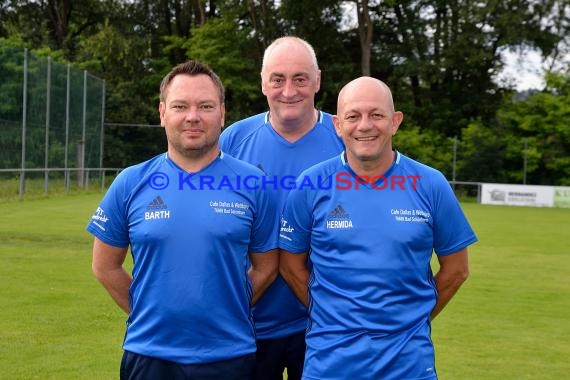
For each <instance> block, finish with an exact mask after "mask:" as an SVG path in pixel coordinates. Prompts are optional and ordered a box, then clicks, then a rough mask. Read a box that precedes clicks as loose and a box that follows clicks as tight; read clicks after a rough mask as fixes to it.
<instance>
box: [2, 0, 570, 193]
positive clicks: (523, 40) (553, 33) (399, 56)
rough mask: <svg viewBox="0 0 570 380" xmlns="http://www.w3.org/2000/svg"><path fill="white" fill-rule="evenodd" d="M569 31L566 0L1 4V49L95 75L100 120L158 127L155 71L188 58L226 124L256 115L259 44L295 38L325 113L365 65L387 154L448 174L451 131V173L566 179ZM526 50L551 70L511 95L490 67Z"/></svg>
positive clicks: (114, 148) (133, 152)
mask: <svg viewBox="0 0 570 380" xmlns="http://www.w3.org/2000/svg"><path fill="white" fill-rule="evenodd" d="M357 15H358V17H357ZM367 20H369V21H370V22H367ZM569 28H570V0H546V1H532V0H528V1H520V0H493V1H464V0H460V1H436V0H430V1H415V0H405V1H393V0H386V1H372V0H371V1H364V0H350V1H347V0H345V1H339V0H318V1H317V0H311V1H306V0H281V1H274V0H259V1H250V0H248V1H237V0H208V1H204V0H160V1H159V0H141V1H127V0H76V1H70V0H41V1H40V0H37V1H22V0H0V44H7V45H12V46H20V47H27V48H30V49H32V51H33V52H34V54H37V55H42V56H46V55H49V56H51V57H53V59H55V60H59V61H61V62H71V63H72V64H73V65H74V66H77V67H80V68H82V69H86V70H88V71H89V72H90V73H91V74H93V75H95V76H98V77H100V78H103V79H105V80H106V89H107V95H106V110H105V115H106V122H107V123H110V124H111V123H112V124H152V125H156V124H158V112H157V105H158V85H159V82H160V79H161V78H162V76H163V75H164V74H165V73H166V72H167V71H168V70H169V69H170V68H171V67H172V66H173V65H175V64H177V63H179V62H182V61H184V60H186V59H189V58H197V59H200V60H203V61H205V62H207V63H208V64H210V65H211V66H212V67H213V68H214V69H215V70H216V71H217V72H218V73H219V74H220V76H221V78H222V80H223V81H224V83H225V85H226V87H227V95H228V96H227V104H226V106H227V110H228V114H227V117H226V124H229V123H231V122H233V121H236V120H238V119H240V118H242V117H245V116H247V115H251V114H253V113H257V112H260V111H262V110H264V109H265V108H266V102H265V99H264V97H263V96H262V94H261V91H260V83H259V81H260V78H259V71H260V66H261V59H262V55H263V51H264V49H265V47H266V46H267V45H268V44H269V43H270V42H271V41H272V40H273V39H274V38H276V37H279V36H282V35H286V34H295V35H298V36H300V37H303V38H305V39H306V40H308V41H309V42H310V43H311V44H313V46H314V47H315V50H316V52H317V56H318V58H319V65H320V66H321V69H322V79H323V82H322V86H321V91H320V92H319V94H318V97H317V104H318V106H319V107H320V108H322V109H324V110H326V111H329V112H332V113H334V112H335V109H336V96H337V93H338V91H339V89H340V88H341V87H342V85H344V84H345V83H346V82H348V81H349V80H351V79H353V78H355V77H357V76H359V75H362V73H365V72H370V75H372V76H375V77H377V78H380V79H382V80H384V81H385V82H387V83H388V84H389V85H390V86H391V87H392V89H393V91H394V99H395V103H396V105H397V108H398V109H400V110H402V111H403V112H404V114H405V115H406V117H405V122H404V125H403V126H402V129H401V132H400V133H401V135H400V136H399V137H398V139H397V140H396V144H397V146H398V148H399V149H400V150H401V151H402V152H404V153H405V154H407V155H409V156H411V157H414V158H418V159H421V160H422V161H424V162H426V163H428V164H430V165H433V166H435V167H437V168H439V169H441V170H442V171H443V172H444V173H445V174H446V175H447V176H448V178H450V177H451V170H452V162H453V152H454V144H453V139H454V138H457V139H458V140H457V141H458V142H459V143H458V144H455V147H456V148H457V154H456V157H455V159H456V162H457V165H456V169H457V170H456V172H457V173H456V179H457V180H463V181H497V182H518V183H520V182H523V181H525V180H526V182H527V183H535V184H551V185H560V184H569V183H570V162H569V159H568V156H569V153H570V152H569V151H568V149H569V144H570V142H569V133H570V132H568V130H569V129H570V127H569V124H570V116H569V113H570V104H569V102H568V97H569V96H570V95H569V88H568V87H569V86H568V77H569V71H568V67H567V66H565V64H564V60H563V58H564V57H565V56H567V54H568V46H569V44H568V42H569V41H568V36H569V35H570V33H569ZM367 36H368V37H369V38H371V39H370V41H371V42H370V43H368V42H367V41H368V40H367V39H366V38H367ZM526 48H533V49H536V50H538V51H539V52H540V53H541V54H542V56H543V58H544V59H550V60H551V61H552V62H557V63H558V65H557V66H552V67H553V70H551V74H552V75H551V76H550V77H549V79H548V83H547V85H546V86H545V88H543V89H537V90H536V91H535V92H534V93H530V94H526V96H525V97H520V96H518V97H517V96H515V95H516V94H515V91H514V88H513V85H514V83H513V82H509V81H499V80H498V79H497V75H498V74H499V73H500V71H501V69H502V67H503V65H504V62H503V60H504V58H503V53H504V52H505V51H506V50H513V49H526ZM554 67H556V70H554ZM1 98H2V93H1V91H0V99H1ZM8 104H9V102H8V103H2V105H0V107H4V108H5V107H7V106H8ZM105 147H106V151H105V160H104V161H105V162H104V164H105V166H107V167H122V166H125V165H129V164H132V163H135V162H139V161H141V160H142V159H145V158H148V157H150V156H152V155H153V154H155V153H158V152H161V151H163V150H164V148H165V139H164V136H163V134H162V131H161V130H160V129H156V128H147V129H143V128H133V127H130V128H127V127H121V126H116V125H114V126H111V127H109V128H107V130H106V141H105ZM524 168H526V169H524ZM523 169H524V170H525V171H524V172H523Z"/></svg>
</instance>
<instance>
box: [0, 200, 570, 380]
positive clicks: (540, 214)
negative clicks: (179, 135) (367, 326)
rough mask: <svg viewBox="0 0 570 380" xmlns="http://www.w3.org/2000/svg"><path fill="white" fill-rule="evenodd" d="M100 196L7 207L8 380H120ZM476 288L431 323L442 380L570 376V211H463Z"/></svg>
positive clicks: (119, 329)
mask: <svg viewBox="0 0 570 380" xmlns="http://www.w3.org/2000/svg"><path fill="white" fill-rule="evenodd" d="M100 198H101V194H100V193H93V194H82V195H68V196H55V197H51V198H49V199H34V200H25V201H10V202H0V210H1V212H0V215H1V216H2V217H1V218H0V263H1V265H0V300H1V301H2V305H1V308H2V311H1V314H0V379H11V380H13V379H65V380H66V379H82V380H84V379H117V378H118V368H119V362H120V358H121V352H122V351H121V341H122V337H123V334H124V320H125V315H124V314H123V313H122V312H121V311H120V310H119V308H118V307H116V306H115V304H114V303H113V301H112V300H111V299H110V297H109V296H108V295H107V294H106V293H105V291H104V290H103V288H102V287H101V286H100V285H99V284H98V282H97V281H96V280H95V278H94V277H93V275H92V274H91V241H92V240H91V236H90V235H89V234H88V233H87V232H85V225H86V223H87V221H88V219H89V217H90V216H91V214H92V212H93V211H94V209H95V208H96V206H97V204H98V202H99V200H100ZM464 209H465V212H466V213H467V215H468V217H469V218H470V220H471V222H472V224H473V227H474V228H475V231H476V232H477V234H478V236H479V239H480V241H479V242H478V243H477V244H475V245H474V246H472V248H471V256H470V260H471V263H470V264H471V276H470V278H469V280H468V281H467V282H466V284H465V285H464V286H463V288H462V289H461V290H460V292H459V293H458V295H457V296H456V298H454V299H453V300H452V302H451V303H450V304H449V305H448V307H447V308H446V309H445V310H444V311H443V313H442V314H440V315H439V316H438V318H437V319H436V320H435V321H434V323H433V338H434V342H435V345H436V359H437V368H438V372H439V377H440V379H442V380H448V379H460V380H467V379H481V380H489V379H497V380H507V379H512V380H515V379H516V380H520V379H541V380H547V379H552V380H560V379H564V378H568V375H569V374H570V360H568V357H569V356H570V343H569V342H570V244H569V238H570V234H569V232H570V210H569V209H539V208H524V207H498V206H482V205H478V204H474V203H465V204H464Z"/></svg>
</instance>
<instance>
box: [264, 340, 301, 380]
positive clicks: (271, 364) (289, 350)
mask: <svg viewBox="0 0 570 380" xmlns="http://www.w3.org/2000/svg"><path fill="white" fill-rule="evenodd" d="M305 347H306V346H305V332H304V331H303V332H300V333H297V334H295V335H290V336H287V337H284V338H279V339H263V340H258V341H257V353H256V360H255V380H283V371H284V370H285V368H287V380H301V375H302V374H303V363H304V361H305Z"/></svg>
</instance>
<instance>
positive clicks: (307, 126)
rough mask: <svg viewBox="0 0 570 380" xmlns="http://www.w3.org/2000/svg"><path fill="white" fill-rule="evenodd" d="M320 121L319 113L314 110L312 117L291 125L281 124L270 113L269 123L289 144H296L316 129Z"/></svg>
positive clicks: (308, 116) (293, 122)
mask: <svg viewBox="0 0 570 380" xmlns="http://www.w3.org/2000/svg"><path fill="white" fill-rule="evenodd" d="M318 119H319V111H317V110H316V109H313V112H311V114H310V115H307V117H305V118H303V119H301V120H298V121H297V120H295V121H292V122H291V123H280V122H279V121H278V120H277V119H276V118H274V117H272V115H271V112H269V122H270V123H271V126H272V127H273V129H274V130H275V132H277V133H278V134H279V135H280V136H281V137H283V138H284V139H285V140H287V141H289V142H295V141H297V140H299V139H300V138H301V137H303V136H305V135H306V134H307V133H308V132H309V131H310V130H311V129H313V128H314V127H315V125H316V124H317V121H318Z"/></svg>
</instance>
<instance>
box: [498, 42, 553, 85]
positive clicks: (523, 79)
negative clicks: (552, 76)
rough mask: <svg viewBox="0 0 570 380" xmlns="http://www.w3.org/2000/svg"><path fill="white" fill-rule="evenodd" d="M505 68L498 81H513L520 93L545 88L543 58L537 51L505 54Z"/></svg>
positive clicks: (506, 52) (507, 52) (508, 52)
mask: <svg viewBox="0 0 570 380" xmlns="http://www.w3.org/2000/svg"><path fill="white" fill-rule="evenodd" d="M503 59H504V62H505V68H504V70H503V71H502V72H501V74H499V75H498V78H497V79H498V80H499V81H501V80H508V81H512V82H513V84H514V85H515V88H516V89H517V90H518V91H524V90H530V89H539V90H541V89H542V88H543V87H544V79H543V72H542V69H541V66H542V62H541V56H540V54H539V53H538V52H536V51H528V52H524V53H515V52H512V51H505V52H503Z"/></svg>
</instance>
